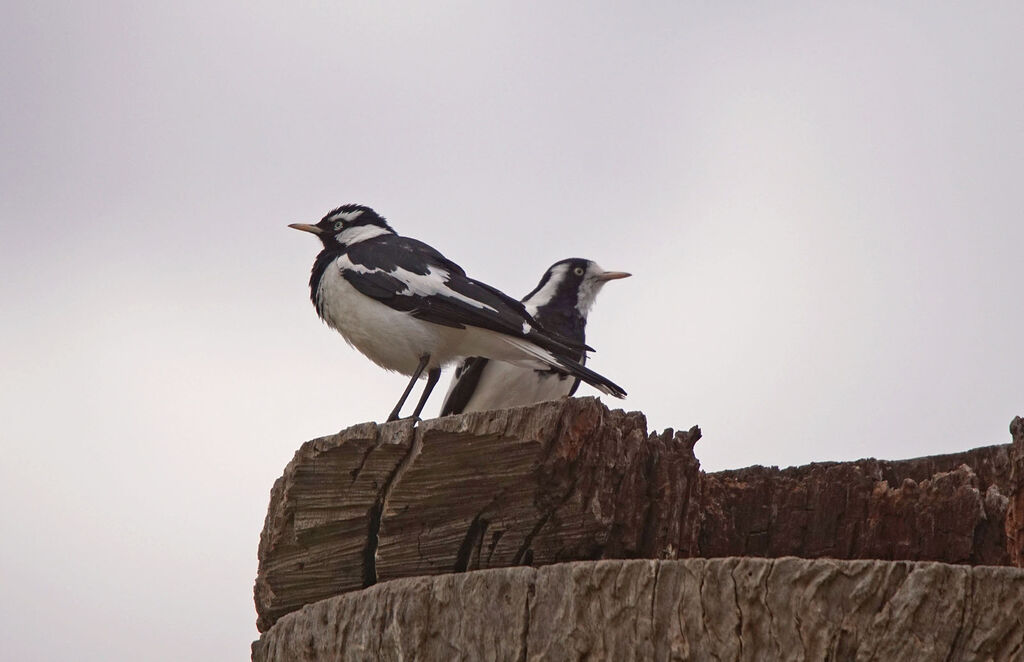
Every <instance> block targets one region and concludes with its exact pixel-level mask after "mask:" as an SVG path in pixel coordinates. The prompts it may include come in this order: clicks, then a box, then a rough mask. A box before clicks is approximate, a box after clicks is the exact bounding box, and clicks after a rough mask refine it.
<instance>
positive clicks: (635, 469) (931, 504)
mask: <svg viewBox="0 0 1024 662" xmlns="http://www.w3.org/2000/svg"><path fill="white" fill-rule="evenodd" d="M1020 427H1021V428H1024V424H1022V425H1021V426H1020ZM1018 436H1019V435H1018ZM699 438H700V431H699V430H698V429H697V428H696V427H694V428H692V429H691V430H690V431H688V432H673V431H672V430H668V431H666V432H664V433H661V434H652V433H649V432H648V431H647V424H646V420H645V418H644V416H643V415H642V414H640V413H638V412H631V413H626V412H623V411H621V410H614V411H610V410H608V409H606V408H605V407H604V406H603V405H601V404H600V403H599V402H598V401H597V400H595V399H593V398H577V399H566V400H560V401H555V402H547V403H542V404H539V405H535V406H532V407H522V408H516V409H508V410H502V411H491V412H479V413H472V414H466V415H462V416H452V417H446V418H441V419H435V420H430V421H423V422H421V423H419V424H417V425H415V426H413V424H412V423H411V422H408V421H399V422H395V423H388V424H385V425H380V426H378V425H376V424H372V423H367V424H362V425H357V426H354V427H352V428H349V429H347V430H344V431H343V432H341V433H339V434H338V435H334V436H332V437H325V438H322V439H317V440H314V441H311V442H308V443H306V444H304V445H303V446H302V448H300V449H299V451H298V452H297V453H296V455H295V458H294V459H293V460H292V462H291V463H290V464H289V465H288V467H287V469H286V470H285V474H284V476H282V478H281V479H279V480H278V481H277V483H276V484H275V486H274V488H273V490H272V493H271V503H270V509H269V512H268V515H267V521H266V525H265V528H264V531H263V535H262V537H261V541H260V550H259V563H260V565H259V575H258V577H257V581H256V589H255V594H256V606H257V612H258V614H259V620H258V627H259V628H260V630H261V631H264V630H266V629H267V628H268V627H270V626H271V625H273V623H274V622H275V621H276V620H277V619H278V618H280V617H281V616H282V615H283V614H286V613H289V612H291V611H294V610H296V609H298V608H300V607H301V606H302V605H305V604H308V603H311V602H314V601H317V600H320V599H323V598H326V597H330V596H333V595H336V594H338V593H342V592H346V591H353V590H358V589H360V588H363V587H365V586H369V585H372V584H374V583H376V582H380V581H386V580H390V579H396V578H400V577H412V576H420V575H436V574H442V573H450V572H463V571H467V570H476V569H487V568H501V567H509V566H518V565H532V566H543V565H547V564H552V563H558V562H561V561H576V560H590V559H609V558H619V559H622V558H649V559H673V558H686V557H695V556H703V557H716V556H741V555H746V556H767V557H780V556H787V555H792V556H800V557H805V558H818V557H836V558H874V559H886V560H898V559H906V560H927V561H943V562H950V563H968V564H996V565H998V564H1008V563H1010V562H1011V561H1012V560H1013V558H1016V559H1017V562H1018V563H1019V562H1020V559H1021V558H1022V557H1024V554H1020V553H1019V554H1018V556H1017V557H1013V558H1011V554H1010V550H1012V549H1013V544H1017V545H1018V547H1017V549H1020V545H1021V544H1022V543H1020V542H1019V541H1021V540H1024V521H1022V520H1024V518H1018V519H1016V520H1012V521H1013V522H1017V524H1011V519H1010V518H1008V517H1007V509H1008V507H1009V506H1010V505H1011V501H1010V498H1009V497H1010V496H1011V495H1017V496H1016V498H1017V499H1018V503H1019V509H1018V510H1016V511H1014V512H1018V513H1019V512H1024V492H1022V491H1021V490H1020V489H1019V488H1017V487H1016V485H1017V483H1016V482H1014V481H1015V478H1014V477H1012V476H1011V466H1013V461H1012V460H1011V453H1010V446H1009V445H1004V446H990V447H986V448H978V449H974V450H971V451H967V452H964V453H957V454H952V455H943V456H935V457H929V458H919V459H915V460H904V461H879V460H873V459H869V460H860V461H857V462H842V463H834V462H833V463H817V464H811V465H807V466H804V467H795V468H789V469H782V470H780V469H777V468H775V467H770V468H765V467H749V468H746V469H739V470H734V471H724V472H718V473H713V474H703V473H701V472H700V470H699V464H698V462H697V460H696V458H695V457H694V454H693V446H694V444H695V443H696V442H697V440H698V439H699ZM1014 449H1015V450H1014V453H1016V455H1015V456H1014V457H1016V458H1017V459H1016V460H1015V461H1016V462H1017V463H1018V464H1020V462H1021V460H1020V458H1021V456H1024V439H1022V440H1019V441H1018V442H1016V444H1015V446H1014ZM1016 475H1024V467H1021V468H1019V469H1017V474H1016ZM1014 526H1016V527H1017V528H1014ZM1008 534H1009V537H1008ZM1013 536H1016V537H1015V538H1014V537H1013ZM1013 541H1018V542H1017V543H1013Z"/></svg>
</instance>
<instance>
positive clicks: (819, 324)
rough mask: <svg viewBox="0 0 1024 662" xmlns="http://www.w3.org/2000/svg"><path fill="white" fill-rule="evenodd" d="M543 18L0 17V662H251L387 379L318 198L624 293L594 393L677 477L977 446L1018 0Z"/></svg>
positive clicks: (106, 11)
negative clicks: (330, 246) (265, 538)
mask: <svg viewBox="0 0 1024 662" xmlns="http://www.w3.org/2000/svg"><path fill="white" fill-rule="evenodd" d="M552 4H553V3H543V2H536V3H522V2H517V3H503V4H495V3H468V2H464V3H432V6H430V7H427V6H426V5H425V4H423V3H375V5H374V6H369V3H361V4H360V5H351V4H350V5H349V6H339V5H338V4H336V3H266V2H247V3H228V2H219V1H217V0H213V1H211V0H203V1H202V2H194V1H191V0H184V1H183V2H176V3H164V4H163V5H155V4H153V3H149V4H148V5H141V4H139V3H134V2H105V3H99V4H96V3H93V4H91V5H88V4H83V3H72V2H45V1H44V2H39V1H35V0H34V1H32V2H27V1H23V0H14V2H13V3H7V4H6V5H5V8H4V11H3V18H2V20H0V61H2V62H3V66H2V68H0V89H2V90H3V98H4V102H3V103H2V104H0V147H2V159H0V221H2V230H0V232H2V237H0V264H2V267H0V269H2V271H0V273H2V278H0V310H2V311H3V324H2V326H0V366H2V370H3V380H2V382H0V418H2V420H3V422H4V423H3V432H2V439H3V461H2V463H0V496H2V500H0V502H2V505H0V525H2V527H3V531H4V544H3V545H2V546H0V585H2V586H3V589H4V599H3V601H2V602H0V649H2V650H3V651H4V654H5V657H9V658H10V659H17V660H63V659H76V660H136V659H146V660H182V659H190V660H227V659H244V658H246V657H247V654H248V653H247V650H248V649H247V646H248V644H249V641H250V640H251V639H253V638H255V636H256V631H255V627H254V625H253V623H254V620H255V614H254V611H253V606H252V597H251V586H252V581H253V578H254V576H255V571H256V560H255V558H256V544H257V539H258V536H259V532H260V529H261V527H262V523H263V517H264V514H265V509H266V505H267V497H268V493H269V490H270V487H271V485H272V483H273V481H274V479H275V478H276V477H277V476H279V475H280V473H281V470H282V469H283V467H284V465H285V464H286V463H287V461H288V460H289V459H290V458H291V455H292V453H293V452H294V450H295V448H296V447H297V446H298V445H299V444H300V443H301V442H303V441H305V440H306V439H309V438H312V437H316V436H321V435H325V434H330V433H332V432H335V431H337V430H339V429H341V428H344V427H347V426H349V425H352V424H355V423H358V422H361V421H365V420H371V419H377V420H379V419H380V418H381V417H383V416H385V415H386V414H387V412H388V411H389V410H390V408H391V406H392V405H393V404H394V401H395V400H396V399H397V396H398V395H399V393H400V392H401V390H402V387H403V386H404V383H405V378H404V377H401V376H398V375H394V374H389V373H385V372H383V371H381V370H380V369H378V368H377V367H375V366H374V365H372V364H371V363H370V362H369V361H367V360H366V359H364V358H362V357H361V356H359V355H358V354H357V353H356V352H355V351H354V350H352V349H350V348H349V347H347V346H346V345H345V343H344V342H343V341H342V339H341V338H340V337H339V336H338V335H337V334H335V333H334V332H333V331H330V330H329V329H327V328H326V327H324V326H323V325H322V324H321V323H320V322H319V321H318V319H317V318H316V315H315V313H314V311H313V308H312V306H311V305H310V303H309V300H308V291H307V286H306V282H307V279H308V274H309V269H310V266H311V264H312V261H313V257H314V255H315V254H316V251H317V243H316V241H315V240H314V239H313V238H311V237H308V236H305V235H301V234H299V233H297V232H294V231H292V230H288V229H287V228H286V227H285V226H286V224H287V223H291V222H315V221H316V220H318V219H319V218H320V217H321V216H322V215H323V214H324V213H325V212H327V211H328V210H329V209H331V208H332V207H334V206H337V205H339V204H341V203H345V202H360V203H365V204H369V205H371V206H373V207H374V208H376V209H377V210H378V211H379V212H381V213H382V214H383V215H385V216H386V217H388V219H389V220H390V221H391V223H392V224H393V225H394V227H395V228H396V229H397V230H398V231H399V232H401V233H404V234H408V235H410V236H414V237H417V238H419V239H422V240H425V241H427V242H428V243H431V244H432V245H434V246H436V247H437V248H439V249H440V250H442V251H443V252H445V253H446V254H447V255H448V256H449V257H451V258H453V259H454V260H456V261H457V262H459V263H460V264H462V265H463V266H464V267H465V268H466V269H467V271H469V273H470V274H472V275H474V276H476V277H478V278H481V279H483V280H485V281H487V282H489V283H491V284H493V285H496V286H498V287H500V288H502V289H504V290H505V291H506V292H508V293H510V294H513V295H515V296H521V295H523V294H525V293H526V292H527V291H529V290H530V289H531V288H532V287H533V285H534V284H535V283H536V281H537V279H538V278H539V277H540V275H541V273H542V272H543V270H544V269H545V268H546V267H547V266H548V265H549V264H551V263H552V262H554V261H556V260H559V259H562V258H565V257H571V256H580V257H586V258H591V259H594V260H597V261H598V262H599V263H600V264H601V265H602V266H604V267H605V268H608V269H619V270H626V271H630V272H632V273H633V274H634V277H633V278H631V279H629V280H625V281H620V282H615V283H612V284H610V285H609V286H608V287H607V288H605V290H604V292H603V293H602V294H601V296H600V298H599V300H598V302H597V306H596V308H595V310H594V312H593V314H592V316H591V325H590V328H589V329H588V334H589V337H588V340H589V342H590V344H592V345H593V346H594V347H596V348H597V349H598V352H597V354H595V355H594V356H593V357H592V358H591V362H590V364H589V365H591V366H592V367H593V368H594V369H596V370H598V371H599V372H601V373H603V374H605V375H607V376H608V377H610V378H611V379H613V380H615V381H616V382H618V383H619V384H622V385H623V386H624V387H625V388H626V389H627V390H628V391H629V398H628V399H627V400H626V401H625V402H624V403H620V402H611V403H609V404H611V405H613V406H624V407H626V408H628V409H639V410H642V411H644V412H646V414H647V416H648V419H649V421H650V424H651V427H652V428H658V429H660V428H664V427H667V426H673V427H678V428H687V427H689V426H691V425H693V424H700V425H701V426H702V428H703V430H704V439H703V440H702V441H701V442H700V443H699V444H698V446H697V454H698V456H699V458H700V459H701V461H702V463H703V465H704V466H705V468H707V469H709V470H717V469H723V468H730V467H739V466H745V465H749V464H754V463H762V464H780V465H788V464H800V463H805V462H809V461H814V460H844V459H854V458H858V457H863V456H876V457H883V458H900V457H910V456H917V455H923V454H932V453H942V452H950V451H956V450H961V449H966V448H970V447H973V446H979V445H984V444H992V443H1002V442H1006V441H1008V433H1007V424H1008V423H1009V421H1010V419H1011V418H1012V417H1013V416H1014V415H1015V414H1024V378H1022V375H1024V352H1022V351H1021V341H1020V335H1021V328H1024V307H1022V305H1021V301H1022V298H1021V283H1022V282H1024V278H1022V276H1024V273H1022V271H1024V267H1022V264H1021V246H1024V222H1022V209H1024V185H1022V183H1021V181H1020V180H1021V173H1022V172H1024V121H1022V119H1021V118H1022V117H1024V81H1022V77H1021V71H1024V53H1022V48H1021V46H1020V35H1021V34H1024V10H1022V9H1021V6H1020V5H1019V3H1010V2H1007V3H989V2H986V3H958V4H953V3H943V6H936V5H935V3H924V2H922V3H900V4H898V6H897V4H896V3H891V2H885V3H881V2H879V3H868V4H864V3H858V6H856V7H852V6H851V7H847V8H842V7H837V6H835V3H800V4H797V3H775V4H774V6H773V7H771V8H751V7H740V6H738V5H734V4H729V3H700V4H694V3H678V2H666V3H649V4H647V5H646V6H641V5H637V3H582V2H573V3H558V6H551V5H552ZM826 5H827V6H826ZM446 384H447V377H445V378H444V381H442V385H441V389H443V388H444V387H445V386H446ZM440 392H441V391H439V393H438V394H436V395H435V397H434V398H433V400H432V402H431V403H430V405H429V406H428V412H431V413H433V412H436V411H437V408H438V406H439V405H440V400H441V397H440ZM581 392H584V393H585V394H593V393H594V391H593V390H592V389H589V388H584V389H581Z"/></svg>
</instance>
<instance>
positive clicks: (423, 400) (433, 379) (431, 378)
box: [412, 368, 441, 418]
mask: <svg viewBox="0 0 1024 662" xmlns="http://www.w3.org/2000/svg"><path fill="white" fill-rule="evenodd" d="M440 378H441V369H440V368H434V369H433V370H431V371H430V372H428V373H427V385H426V386H425V387H424V388H423V395H421V396H420V401H419V402H418V403H416V411H414V412H413V413H412V417H413V418H419V417H420V412H421V411H423V405H425V404H427V398H429V397H430V392H431V391H433V390H434V385H436V384H437V380H438V379H440Z"/></svg>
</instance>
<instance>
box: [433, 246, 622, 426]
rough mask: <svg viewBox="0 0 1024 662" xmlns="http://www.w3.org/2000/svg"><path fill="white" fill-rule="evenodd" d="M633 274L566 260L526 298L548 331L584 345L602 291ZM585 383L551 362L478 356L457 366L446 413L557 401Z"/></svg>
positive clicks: (552, 268) (528, 307)
mask: <svg viewBox="0 0 1024 662" xmlns="http://www.w3.org/2000/svg"><path fill="white" fill-rule="evenodd" d="M629 275H630V274H628V273H625V272H623V271H605V270H604V269H602V268H601V267H599V266H598V265H597V263H596V262H592V261H590V260H583V259H580V258H571V259H568V260H562V261H561V262H556V263H554V264H553V265H551V266H550V267H549V268H548V270H547V271H546V272H545V273H544V276H543V278H541V279H540V283H538V285H537V287H535V288H534V289H533V291H532V292H530V293H529V294H527V295H526V296H525V297H524V298H523V304H524V306H525V308H526V310H527V312H529V313H530V314H531V315H533V317H534V319H536V320H537V322H538V323H539V324H540V325H541V326H542V327H544V328H545V329H546V330H548V331H553V332H555V333H558V334H559V335H561V336H562V337H563V338H569V339H570V340H572V341H574V342H576V343H579V344H580V345H581V346H582V345H583V343H584V342H586V339H585V337H584V335H585V330H586V326H587V314H588V313H589V312H590V308H591V306H593V305H594V299H595V298H596V297H597V293H598V292H600V291H601V288H602V287H604V284H605V283H607V282H608V281H610V280H616V279H619V278H626V277H628V276H629ZM573 358H575V359H577V360H578V361H579V362H580V363H581V364H582V363H583V362H584V361H586V353H585V352H583V351H582V350H580V351H577V352H576V354H574V355H573ZM579 385H580V380H579V378H578V377H573V376H570V375H568V374H566V373H565V372H563V371H561V370H558V369H554V368H551V367H548V366H545V367H544V368H540V369H538V368H529V367H520V366H515V365H509V364H508V363H498V362H495V361H489V360H488V359H486V358H483V357H480V356H474V357H471V358H467V359H465V360H463V361H462V362H461V363H459V365H458V366H457V367H456V368H455V375H454V376H453V377H452V383H451V386H449V387H448V395H446V396H445V401H444V404H443V405H442V406H441V415H442V416H449V415H451V414H461V413H463V412H471V411H486V410H488V409H502V408H505V407H515V406H518V405H529V404H533V403H535V402H544V401H545V400H556V399H558V398H561V397H562V396H567V395H572V394H573V393H575V392H576V388H577V387H578V386H579Z"/></svg>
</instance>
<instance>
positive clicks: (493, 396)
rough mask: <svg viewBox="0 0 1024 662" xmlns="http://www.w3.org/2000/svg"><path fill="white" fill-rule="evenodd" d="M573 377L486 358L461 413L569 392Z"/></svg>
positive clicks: (503, 406) (513, 404)
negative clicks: (470, 395) (541, 371)
mask: <svg viewBox="0 0 1024 662" xmlns="http://www.w3.org/2000/svg"><path fill="white" fill-rule="evenodd" d="M574 382H575V378H574V377H568V376H564V375H553V374H551V373H550V372H544V373H539V372H537V371H536V370H534V369H532V368H521V367H519V366H516V365H512V364H509V363H502V362H500V361H488V362H487V365H486V366H484V369H483V373H482V374H481V375H480V381H479V382H477V385H476V390H475V391H474V392H473V396H472V397H471V398H470V399H469V402H468V403H466V408H465V409H464V410H463V411H464V412H471V411H487V410H490V409H499V408H505V407H518V406H520V405H532V404H534V403H537V402H545V401H547V400H557V399H558V398H561V397H564V396H567V395H569V391H571V390H572V385H573V383H574Z"/></svg>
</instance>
